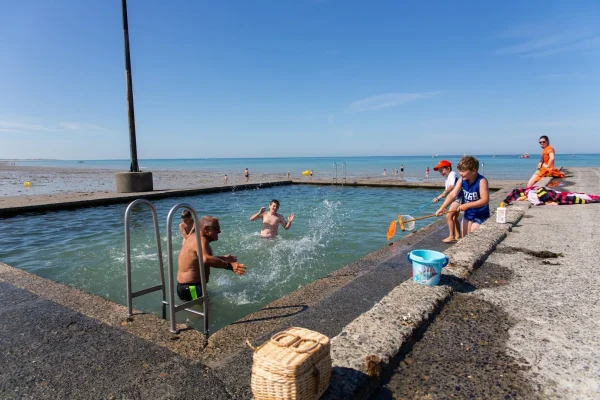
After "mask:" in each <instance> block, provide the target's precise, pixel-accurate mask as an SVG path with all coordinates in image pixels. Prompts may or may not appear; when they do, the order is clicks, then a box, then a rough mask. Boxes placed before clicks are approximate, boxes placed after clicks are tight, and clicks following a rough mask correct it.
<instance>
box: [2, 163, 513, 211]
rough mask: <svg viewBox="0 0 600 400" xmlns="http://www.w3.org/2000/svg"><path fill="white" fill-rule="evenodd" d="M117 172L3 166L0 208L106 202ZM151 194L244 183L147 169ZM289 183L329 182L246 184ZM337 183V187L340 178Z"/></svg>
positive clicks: (266, 178) (434, 182) (265, 178)
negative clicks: (149, 174)
mask: <svg viewBox="0 0 600 400" xmlns="http://www.w3.org/2000/svg"><path fill="white" fill-rule="evenodd" d="M117 172H123V171H121V170H117V169H95V168H88V169H85V168H81V169H80V168H77V169H69V168H56V167H33V166H16V165H10V164H9V163H4V164H2V163H0V207H2V208H11V207H23V206H31V205H39V204H45V203H60V202H67V201H78V200H90V199H108V198H112V197H115V196H117V195H118V193H117V190H116V183H115V173H117ZM152 176H153V180H154V191H155V192H157V191H165V190H182V189H199V188H218V187H222V186H236V185H244V184H245V183H246V179H245V178H244V176H243V175H242V174H239V176H231V175H230V176H228V181H227V183H225V181H224V177H223V175H222V174H220V173H217V172H208V171H191V170H179V171H177V170H158V171H152ZM290 180H291V181H293V182H294V183H313V184H331V183H332V180H331V175H330V174H329V173H321V174H319V173H316V172H315V174H314V176H312V177H307V176H294V175H291V176H290V178H288V177H287V174H286V173H281V174H260V173H257V174H252V175H251V176H250V181H249V183H250V184H257V183H268V182H280V181H290ZM26 181H30V182H32V185H31V186H30V187H26V186H24V185H23V183H24V182H26ZM338 183H340V184H341V183H342V181H341V179H340V180H338ZM344 183H345V184H348V185H355V186H360V185H373V186H400V187H406V188H443V186H444V182H443V180H442V179H441V178H432V179H429V180H427V181H425V180H422V181H419V182H412V181H411V182H406V181H404V180H403V179H400V177H397V176H387V177H382V176H373V177H365V176H360V177H353V176H350V175H349V176H348V177H347V179H346V180H345V182H344ZM523 184H524V182H518V181H508V180H493V181H490V187H491V188H498V187H506V186H507V185H512V186H513V187H518V186H522V185H523Z"/></svg>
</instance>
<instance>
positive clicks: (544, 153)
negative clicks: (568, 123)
mask: <svg viewBox="0 0 600 400" xmlns="http://www.w3.org/2000/svg"><path fill="white" fill-rule="evenodd" d="M550 154H554V147H552V146H550V145H548V146H546V147H545V148H544V150H543V151H542V159H541V163H542V165H543V164H546V167H547V168H554V160H552V162H551V163H550V161H549V160H550Z"/></svg>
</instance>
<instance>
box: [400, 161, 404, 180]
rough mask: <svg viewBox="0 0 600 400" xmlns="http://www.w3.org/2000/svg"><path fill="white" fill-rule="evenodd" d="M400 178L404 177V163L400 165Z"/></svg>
mask: <svg viewBox="0 0 600 400" xmlns="http://www.w3.org/2000/svg"><path fill="white" fill-rule="evenodd" d="M400 178H402V179H404V164H402V165H401V166H400Z"/></svg>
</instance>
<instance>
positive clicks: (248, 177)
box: [244, 168, 250, 183]
mask: <svg viewBox="0 0 600 400" xmlns="http://www.w3.org/2000/svg"><path fill="white" fill-rule="evenodd" d="M244 177H245V178H246V183H248V181H249V180H250V172H248V168H246V169H245V170H244Z"/></svg>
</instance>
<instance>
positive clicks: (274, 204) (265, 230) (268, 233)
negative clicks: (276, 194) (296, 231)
mask: <svg viewBox="0 0 600 400" xmlns="http://www.w3.org/2000/svg"><path fill="white" fill-rule="evenodd" d="M277 210H279V200H271V204H269V211H267V209H266V208H265V207H262V208H261V209H260V210H258V212H257V213H256V214H254V215H253V216H251V217H250V221H256V220H257V219H259V218H262V222H263V226H262V231H261V232H260V236H262V237H264V238H275V237H277V229H278V228H279V224H281V225H283V227H284V228H285V229H286V230H288V229H290V227H291V226H292V221H293V220H294V213H291V214H290V215H289V216H288V219H287V222H285V219H284V218H283V215H281V214H277Z"/></svg>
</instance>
